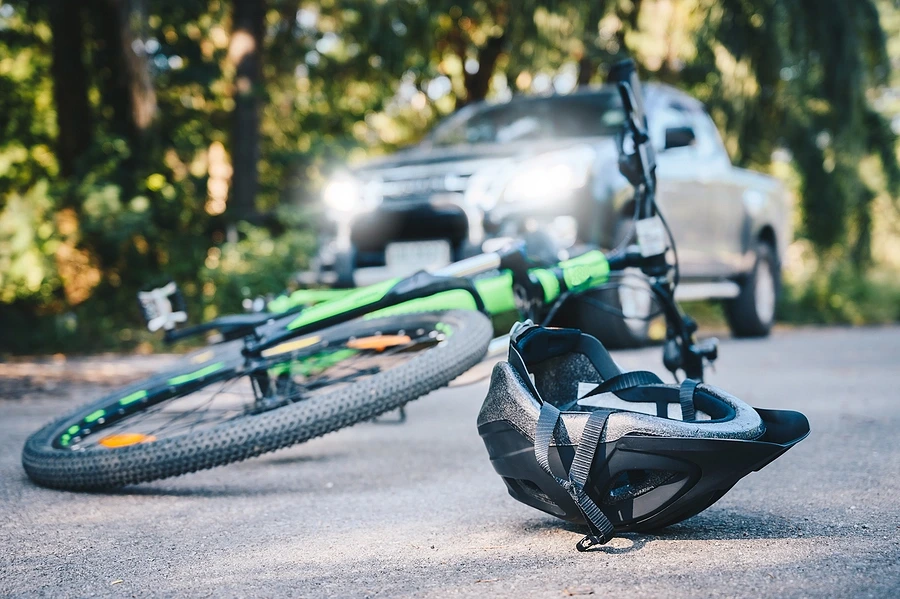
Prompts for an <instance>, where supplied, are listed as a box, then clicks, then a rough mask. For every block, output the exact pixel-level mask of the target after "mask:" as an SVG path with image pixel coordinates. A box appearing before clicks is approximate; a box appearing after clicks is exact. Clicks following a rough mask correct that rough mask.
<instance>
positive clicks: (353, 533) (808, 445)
mask: <svg viewBox="0 0 900 599" xmlns="http://www.w3.org/2000/svg"><path fill="white" fill-rule="evenodd" d="M659 351H660V350H659V348H650V349H646V350H641V351H634V352H620V353H617V354H616V357H617V359H619V361H620V362H621V363H622V364H623V365H624V366H625V367H627V368H648V367H649V368H654V369H657V370H659V369H660V368H659V364H660V356H659ZM129 360H131V362H128V364H129V365H130V366H134V365H135V360H137V362H136V363H137V364H140V359H135V358H130V359H129ZM156 360H159V359H158V358H157V359H156ZM66 364H67V367H68V368H69V370H70V372H69V374H66V373H65V372H64V373H63V375H62V377H61V378H60V376H59V375H58V372H59V369H58V368H57V370H56V371H54V372H57V375H54V376H56V377H57V378H55V379H52V380H51V381H50V382H47V381H43V380H42V377H41V372H42V370H41V369H40V368H38V369H37V370H36V371H31V374H32V376H31V379H30V383H29V384H22V380H21V379H14V378H13V379H11V378H9V373H10V372H11V370H9V369H7V370H6V373H7V377H6V379H4V378H0V548H2V549H0V595H10V596H24V595H48V596H53V597H68V596H71V597H84V596H111V597H120V596H121V597H131V596H140V597H144V596H216V597H220V596H253V597H256V596H258V597H272V596H293V597H548V598H559V597H568V596H587V595H592V594H593V595H596V596H605V597H616V596H617V597H705V596H723V597H737V596H761V597H810V596H828V597H868V596H872V597H897V596H900V328H874V329H840V328H836V329H799V330H795V331H782V332H779V333H777V334H775V336H774V337H773V338H771V339H768V340H759V341H730V340H729V341H725V342H723V345H722V348H721V358H720V360H719V363H718V364H717V370H716V371H715V372H713V373H711V374H710V381H711V382H712V383H713V384H716V385H719V386H721V387H723V388H724V389H726V390H728V391H730V392H732V393H733V394H735V395H737V396H739V397H742V398H743V399H745V400H746V401H748V402H749V403H751V404H752V405H756V406H760V407H771V408H789V409H794V410H800V411H802V412H804V413H805V414H806V415H807V416H808V417H809V420H810V423H811V427H812V433H811V435H810V436H809V438H807V439H806V440H805V441H803V442H802V443H800V444H799V445H798V446H796V447H794V448H793V449H791V450H790V451H789V452H787V453H786V454H785V455H784V456H782V457H781V458H779V459H778V460H776V461H775V462H773V463H772V464H771V465H770V466H768V467H766V468H765V469H764V470H763V471H761V472H759V473H754V474H751V475H750V476H748V477H746V478H745V479H743V480H742V481H741V482H740V483H738V485H737V486H736V487H735V488H734V489H733V490H732V491H730V492H729V493H728V494H727V495H726V496H725V497H724V498H723V499H722V500H720V501H719V502H718V503H717V504H715V505H714V506H712V507H711V508H709V509H708V510H707V511H705V512H704V513H702V514H700V515H699V516H696V517H694V518H692V519H690V520H687V521H685V522H683V523H681V524H679V525H676V526H673V527H671V528H669V529H667V530H664V531H661V532H660V533H658V534H652V535H651V534H627V535H624V536H622V537H620V538H618V539H616V540H614V541H613V542H612V543H610V544H609V545H608V546H606V547H605V548H604V549H602V550H600V551H594V552H591V553H578V552H576V550H575V543H576V541H578V539H580V538H581V533H580V531H578V530H577V529H575V528H572V527H571V526H568V525H563V524H562V523H561V522H560V521H557V520H556V519H554V518H552V517H551V516H547V515H545V514H543V513H540V512H538V511H535V510H532V509H531V508H528V507H526V506H524V505H521V504H519V503H518V502H516V501H514V500H513V499H511V498H510V497H509V496H508V495H507V494H506V491H505V488H504V486H503V484H502V482H501V481H500V479H499V477H498V476H497V475H496V474H494V472H493V470H492V469H491V466H490V464H489V463H488V460H487V455H486V452H485V449H484V446H483V445H482V443H481V440H480V439H479V437H478V434H477V432H476V429H475V416H476V414H477V412H478V408H479V406H480V403H481V400H482V398H483V395H484V392H485V389H486V383H484V382H482V383H479V384H475V385H472V386H468V387H461V388H452V389H445V390H442V391H439V392H436V393H433V394H431V395H430V396H428V397H426V398H424V399H421V400H419V401H417V402H415V403H413V404H410V406H409V408H408V413H409V421H408V422H407V423H406V424H404V425H399V426H398V425H391V424H372V423H367V424H363V425H360V426H357V427H354V428H351V429H348V430H344V431H341V432H339V433H337V434H332V435H329V436H327V437H324V438H321V439H318V440H316V441H314V442H311V443H307V444H305V445H302V446H299V447H294V448H291V449H288V450H283V451H280V452H277V453H274V454H270V455H267V456H263V457H261V458H257V459H254V460H251V461H248V462H244V463H241V464H236V465H232V466H226V467H223V468H219V469H216V470H212V471H207V472H203V473H198V474H193V475H189V476H184V477H180V478H177V479H172V480H167V481H161V482H157V483H154V484H146V485H140V486H136V487H132V488H128V489H125V490H123V491H120V492H117V493H111V494H73V493H66V492H59V491H51V490H46V489H41V488H38V487H36V486H34V485H33V484H31V483H30V482H29V481H28V479H27V478H26V476H25V474H24V472H23V471H22V468H21V465H20V464H19V456H20V452H21V447H22V444H23V442H24V440H25V438H26V436H27V434H28V433H29V432H30V431H32V430H34V429H35V428H37V427H38V426H39V425H41V424H42V423H44V422H45V421H46V420H48V419H50V418H51V417H53V416H54V415H55V414H57V413H58V412H59V411H61V410H64V409H67V407H68V406H69V405H70V404H71V403H72V402H74V401H79V400H86V399H89V395H90V393H91V392H92V391H94V392H95V391H96V387H95V386H92V385H93V384H92V383H90V382H85V381H84V380H80V381H79V380H78V376H77V372H81V371H87V370H89V368H87V366H85V367H84V368H81V367H80V366H79V365H83V364H87V365H93V366H96V364H95V363H94V362H90V361H88V362H85V363H82V362H78V361H75V362H71V361H70V362H68V363H66ZM154 367H155V363H154ZM101 370H102V369H101ZM46 371H47V372H48V373H49V372H50V371H51V370H50V368H49V367H48V368H47V369H46ZM2 372H4V371H3V370H2V369H0V373H2ZM0 376H2V374H0ZM68 376H71V377H73V378H74V379H75V382H67V378H66V377H68ZM88 378H90V377H88Z"/></svg>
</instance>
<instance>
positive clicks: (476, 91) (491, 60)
mask: <svg viewBox="0 0 900 599" xmlns="http://www.w3.org/2000/svg"><path fill="white" fill-rule="evenodd" d="M505 45H506V33H505V32H504V34H503V35H500V36H496V37H490V38H488V40H487V43H486V44H485V45H484V47H483V48H481V49H480V50H479V51H478V71H476V72H475V73H468V72H466V76H465V83H466V101H465V104H469V103H470V102H480V101H481V100H484V99H485V98H486V97H487V93H488V90H489V89H490V86H491V77H493V76H494V67H496V66H497V59H498V58H500V55H501V54H502V53H503V48H504V46H505ZM463 62H465V59H463Z"/></svg>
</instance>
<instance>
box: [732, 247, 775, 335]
mask: <svg viewBox="0 0 900 599" xmlns="http://www.w3.org/2000/svg"><path fill="white" fill-rule="evenodd" d="M780 287H781V271H780V269H779V267H778V259H777V258H776V256H775V250H774V248H772V246H771V245H770V244H768V243H765V242H761V243H760V244H759V246H758V247H757V248H756V264H755V265H754V266H753V271H752V272H751V273H750V275H749V276H748V277H747V278H746V279H745V280H744V282H743V284H742V285H741V293H740V295H738V296H737V297H736V298H734V299H733V300H728V301H727V302H725V316H726V317H727V318H728V325H729V326H730V328H731V334H732V335H734V336H735V337H765V336H766V335H768V334H769V331H771V330H772V324H773V323H774V322H775V303H776V301H777V300H778V291H779V288H780Z"/></svg>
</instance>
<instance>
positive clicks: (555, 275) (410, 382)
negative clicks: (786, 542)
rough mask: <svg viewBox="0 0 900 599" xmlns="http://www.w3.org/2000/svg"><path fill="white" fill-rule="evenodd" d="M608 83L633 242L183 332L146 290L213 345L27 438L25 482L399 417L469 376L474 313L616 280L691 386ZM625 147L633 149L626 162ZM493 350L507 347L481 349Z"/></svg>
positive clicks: (122, 475)
mask: <svg viewBox="0 0 900 599" xmlns="http://www.w3.org/2000/svg"><path fill="white" fill-rule="evenodd" d="M617 83H618V86H619V90H620V94H621V96H622V102H623V109H624V111H625V115H626V129H625V131H624V132H623V135H622V137H621V138H620V144H619V145H620V157H621V158H620V171H621V172H622V173H623V174H624V175H625V176H626V177H627V178H628V179H629V181H631V182H632V184H633V186H634V187H635V199H636V201H635V207H636V208H635V222H636V225H637V226H636V231H637V237H638V245H637V246H635V247H629V248H620V249H618V250H617V251H614V252H612V253H610V254H608V255H607V254H605V253H604V252H602V251H600V250H591V251H588V252H586V253H584V254H582V255H581V256H578V257H575V258H572V259H569V260H565V261H562V262H559V263H557V264H550V265H543V266H533V265H531V264H529V262H528V260H527V258H526V256H525V255H524V252H523V250H522V248H521V247H518V246H515V247H509V248H506V249H504V250H501V251H499V252H494V253H491V254H484V255H480V256H476V257H473V258H469V259H467V260H463V261H461V262H457V263H455V264H451V265H450V266H448V267H445V268H443V269H440V270H438V271H436V272H433V273H427V272H419V273H416V274H413V275H412V276H409V277H406V278H402V279H391V280H389V281H385V282H383V283H378V284H375V285H371V286H368V287H364V288H360V289H356V290H352V291H349V292H341V293H340V294H338V295H337V297H333V298H331V299H329V300H328V301H323V302H321V303H315V304H314V305H312V306H308V307H303V306H301V305H299V304H302V303H303V302H301V301H299V300H298V301H296V303H292V302H291V300H288V301H287V302H286V303H284V302H283V304H284V310H283V313H282V314H273V313H263V314H251V315H241V316H232V317H225V318H223V319H218V320H217V321H213V322H211V323H206V324H204V325H200V326H199V327H193V328H192V329H188V331H189V333H188V332H184V331H183V332H181V333H178V332H177V331H175V330H174V325H175V324H176V323H178V322H181V321H183V320H184V317H183V310H181V309H180V306H179V305H178V300H177V294H176V293H174V289H173V288H171V287H166V288H162V289H160V290H156V291H155V292H152V293H151V294H150V296H148V297H146V298H145V299H146V302H145V308H146V309H147V310H148V311H149V314H148V316H149V317H150V321H151V322H154V323H155V325H154V326H157V328H165V329H166V330H167V336H168V337H169V338H170V339H175V338H178V337H179V336H184V335H187V334H196V333H198V332H202V331H204V330H208V329H209V328H219V329H220V330H223V331H224V333H225V338H226V340H225V341H224V342H222V343H220V344H217V345H213V346H211V347H209V348H206V349H203V350H200V351H198V352H194V353H192V354H190V355H188V356H185V357H184V358H183V359H182V360H180V362H179V365H178V367H177V368H175V369H173V370H171V371H169V372H166V373H162V374H159V375H156V376H153V377H150V378H149V379H146V380H144V381H140V382H138V383H134V384H132V385H128V386H125V387H123V388H121V389H119V390H117V391H115V392H113V393H111V394H109V395H107V396H105V397H103V398H100V399H98V400H96V401H94V402H92V403H89V404H88V405H86V406H83V407H81V408H79V409H77V410H75V411H73V412H71V413H70V414H67V415H65V416H63V417H61V418H60V419H58V420H56V421H55V422H53V423H50V424H48V425H46V426H45V427H43V428H42V429H40V430H39V431H37V432H36V433H34V434H33V435H31V436H30V437H29V439H28V440H27V442H26V444H25V447H24V450H23V455H22V462H23V466H24V468H25V470H26V472H27V473H28V476H29V477H31V478H32V480H34V481H35V482H37V483H38V484H41V485H45V486H49V487H56V488H64V489H70V490H92V489H103V488H110V487H116V486H122V485H126V484H134V483H140V482H147V481H151V480H156V479H160V478H166V477H169V476H176V475H180V474H185V473H188V472H193V471H196V470H201V469H206V468H212V467H215V466H219V465H223V464H227V463H231V462H235V461H240V460H243V459H247V458H250V457H254V456H257V455H260V454H262V453H266V452H269V451H274V450H276V449H280V448H283V447H287V446H289V445H293V444H296V443H300V442H303V441H307V440H309V439H312V438H314V437H317V436H321V435H324V434H326V433H328V432H331V431H334V430H338V429H340V428H343V427H345V426H349V425H351V424H354V423H357V422H360V421H363V420H367V419H370V418H372V417H375V416H377V415H379V414H382V413H384V412H387V411H390V410H393V409H395V408H398V407H401V406H403V405H404V404H406V403H407V402H409V401H411V400H413V399H416V398H417V397H420V396H422V395H424V394H426V393H428V392H430V391H432V390H434V389H436V388H438V387H441V386H443V385H446V384H447V383H449V382H450V381H451V380H452V379H453V378H455V377H456V376H458V375H460V374H462V373H463V372H465V371H466V370H468V369H469V368H471V367H472V366H474V365H475V364H476V363H478V362H479V361H480V360H481V359H482V357H483V356H484V355H485V353H486V352H487V351H488V347H489V344H490V342H491V336H492V327H491V325H490V322H489V321H488V319H487V318H486V317H485V314H488V315H491V314H499V313H501V312H505V311H509V310H517V311H518V312H519V314H520V316H521V317H522V318H531V319H536V320H538V321H540V320H552V318H553V316H554V315H555V314H556V313H557V312H558V311H559V309H560V307H561V306H563V305H564V303H565V300H566V299H567V298H568V297H571V296H575V295H578V294H581V293H583V292H584V291H587V290H589V289H594V288H597V287H598V286H601V285H603V284H606V283H607V281H608V280H609V277H610V273H611V272H616V271H622V270H624V269H626V268H640V269H641V270H642V271H643V272H644V273H645V275H647V277H648V278H649V281H650V289H651V290H652V292H653V293H654V295H655V296H656V297H657V300H658V301H659V304H660V306H661V307H662V313H663V315H664V316H665V318H666V322H667V334H666V343H665V351H664V363H665V365H666V367H667V368H668V369H669V370H670V371H672V372H673V373H676V372H677V371H679V370H683V371H684V373H685V376H687V377H689V378H695V379H700V380H702V377H703V365H704V361H705V360H706V361H712V360H714V359H715V358H716V353H717V350H716V343H715V340H711V341H710V342H707V343H705V344H698V343H696V341H695V339H694V333H695V332H696V324H695V323H694V322H693V321H692V320H691V319H690V318H689V317H687V316H685V315H684V314H682V313H681V311H680V309H679V308H678V305H677V304H676V303H675V300H674V287H675V284H676V283H677V268H675V269H674V275H675V276H674V277H672V274H673V269H672V268H671V267H670V265H669V263H668V261H667V258H666V254H667V250H668V247H669V245H668V244H667V243H666V237H665V236H666V235H668V239H669V243H671V245H672V247H673V248H674V243H673V242H672V241H671V234H670V233H668V227H667V226H665V222H664V221H663V220H662V219H661V217H660V215H658V213H657V211H656V206H655V202H654V195H653V192H654V186H655V177H654V173H653V169H654V166H653V155H652V149H651V148H650V147H649V144H648V138H647V135H646V120H645V118H644V115H643V108H642V105H641V103H640V102H641V100H640V86H639V82H638V80H637V77H636V75H635V74H634V70H633V66H632V68H631V70H630V71H629V70H628V69H627V68H626V69H624V70H622V72H621V73H619V79H618V81H617ZM626 139H630V140H631V141H632V142H633V147H634V150H633V151H632V152H630V153H629V152H626V151H625V147H624V144H625V141H626ZM676 265H677V257H676ZM309 297H312V298H313V299H315V298H316V296H315V294H313V295H311V296H309ZM295 299H296V298H295ZM154 319H155V320H154ZM505 345H506V341H505V339H500V340H497V342H496V343H495V347H502V346H505Z"/></svg>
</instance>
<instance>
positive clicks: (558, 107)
mask: <svg viewBox="0 0 900 599" xmlns="http://www.w3.org/2000/svg"><path fill="white" fill-rule="evenodd" d="M622 122H623V115H622V108H621V100H620V99H619V95H618V94H617V93H615V91H602V92H597V93H591V94H577V95H571V96H550V97H544V98H524V99H516V100H512V101H510V102H507V103H506V104H494V105H490V104H480V105H477V106H472V107H468V108H463V109H462V110H460V111H459V112H457V113H456V114H454V115H453V116H451V117H450V118H448V119H447V120H445V121H444V122H442V123H441V124H439V125H438V126H437V127H436V128H435V129H434V131H433V132H432V134H431V136H430V141H431V143H432V144H434V145H436V146H450V145H458V144H486V143H510V142H513V141H520V140H523V141H524V140H528V141H531V140H540V139H564V138H569V137H597V136H609V135H616V134H617V133H618V132H619V131H621V129H622Z"/></svg>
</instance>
